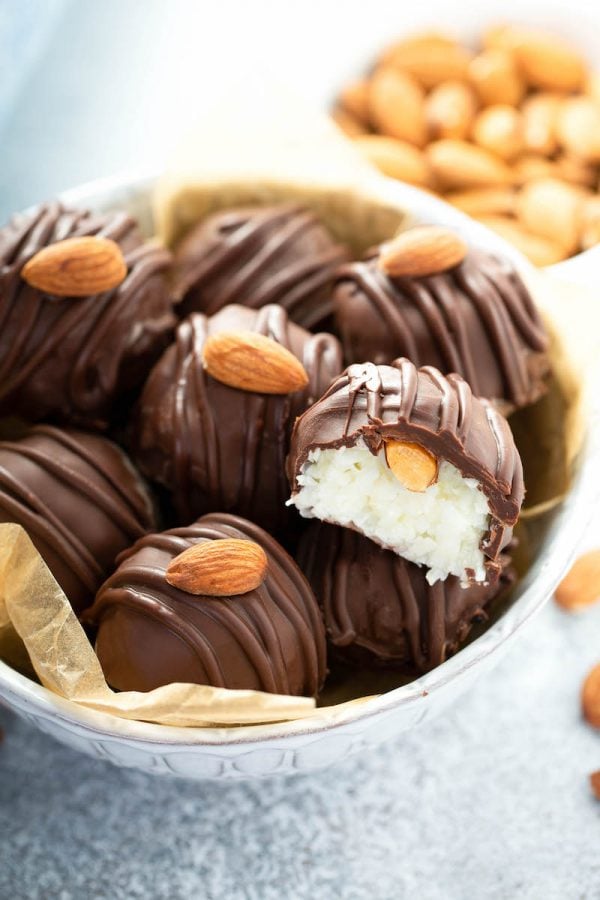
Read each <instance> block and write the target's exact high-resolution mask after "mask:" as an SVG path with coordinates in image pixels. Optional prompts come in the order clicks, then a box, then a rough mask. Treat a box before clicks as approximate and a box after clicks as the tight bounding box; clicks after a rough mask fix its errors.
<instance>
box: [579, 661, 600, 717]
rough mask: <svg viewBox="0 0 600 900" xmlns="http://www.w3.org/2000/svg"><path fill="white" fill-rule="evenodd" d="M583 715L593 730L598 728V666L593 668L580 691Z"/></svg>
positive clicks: (599, 689)
mask: <svg viewBox="0 0 600 900" xmlns="http://www.w3.org/2000/svg"><path fill="white" fill-rule="evenodd" d="M581 706H582V709H583V715H584V716H585V718H586V719H587V721H588V722H589V723H590V725H593V726H594V728H600V665H598V666H594V668H593V669H592V671H591V672H590V673H589V675H588V676H587V678H586V679H585V681H584V683H583V688H582V691H581Z"/></svg>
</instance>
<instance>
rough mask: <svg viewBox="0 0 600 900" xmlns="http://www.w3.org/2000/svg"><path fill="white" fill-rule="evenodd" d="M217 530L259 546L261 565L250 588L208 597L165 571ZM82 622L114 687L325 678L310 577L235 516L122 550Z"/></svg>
mask: <svg viewBox="0 0 600 900" xmlns="http://www.w3.org/2000/svg"><path fill="white" fill-rule="evenodd" d="M222 538H237V539H248V540H251V541H255V542H256V543H258V544H260V545H261V546H262V547H263V549H264V550H265V553H266V555H267V559H268V567H267V574H266V577H265V580H264V581H263V583H262V584H261V585H260V586H259V587H258V588H256V589H255V590H253V591H250V592H249V593H247V594H242V595H238V596H233V597H207V596H197V595H194V594H189V593H186V592H185V591H182V590H180V589H178V588H176V587H173V586H172V585H170V584H169V583H168V582H167V581H166V580H165V577H164V576H165V571H166V569H167V567H168V565H169V563H170V562H171V560H172V559H173V558H174V557H175V556H178V555H179V553H181V552H183V551H184V550H186V549H187V548H188V547H190V546H192V544H195V543H198V542H202V541H218V540H220V539H222ZM86 621H87V622H91V623H93V624H94V625H95V626H96V627H97V629H98V632H97V638H96V652H97V654H98V657H99V659H100V662H101V664H102V668H103V670H104V673H105V676H106V679H107V681H108V682H109V684H111V685H112V687H114V688H117V689H120V690H139V691H147V690H151V689H152V688H155V687H159V686H161V685H164V684H169V683H171V682H183V683H195V684H210V685H213V686H214V687H225V688H236V689H240V690H245V689H248V690H262V691H268V692H270V693H279V694H293V695H303V694H304V695H308V696H315V695H316V694H317V693H318V691H319V689H320V687H321V685H322V683H323V680H324V678H325V671H326V670H325V631H324V627H323V622H322V617H321V613H320V611H319V607H318V605H317V602H316V600H315V597H314V595H313V593H312V590H311V589H310V586H309V584H308V582H307V581H306V579H305V577H304V576H303V575H302V573H301V571H300V569H299V568H298V566H297V565H296V563H295V562H294V560H293V559H292V558H291V557H290V556H288V554H287V553H286V552H285V551H284V550H283V549H282V547H281V546H280V545H279V544H278V543H277V542H276V541H275V540H274V539H273V538H272V537H271V536H270V535H268V534H267V533H266V532H265V531H263V529H262V528H259V527H258V526H256V525H253V524H252V523H250V522H247V521H245V520H243V519H240V518H238V517H236V516H229V515H219V514H215V515H208V516H204V517H203V518H202V519H199V520H198V521H197V522H195V523H194V524H193V525H190V526H189V527H187V528H175V529H173V530H171V531H166V532H163V533H162V534H151V535H147V536H146V537H144V538H142V539H141V540H140V541H138V543H137V544H136V545H135V546H134V547H132V548H131V549H130V550H128V551H126V552H125V553H124V554H123V555H122V556H121V557H120V559H119V566H118V569H117V571H116V572H115V573H114V575H112V576H111V577H110V578H109V579H108V581H107V582H106V583H105V584H104V585H103V586H102V588H101V589H100V591H99V592H98V595H97V598H96V602H95V604H94V606H93V607H92V609H91V610H90V611H89V612H88V614H87V615H86Z"/></svg>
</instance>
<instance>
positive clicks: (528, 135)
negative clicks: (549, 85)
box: [521, 93, 563, 155]
mask: <svg viewBox="0 0 600 900" xmlns="http://www.w3.org/2000/svg"><path fill="white" fill-rule="evenodd" d="M562 103H563V99H562V98H561V97H560V96H558V95H557V94H548V93H544V94H533V96H531V97H528V98H527V99H526V100H525V102H524V103H523V107H522V110H521V112H522V116H523V143H524V145H525V149H526V150H528V151H530V152H531V153H541V154H545V155H549V154H551V153H554V151H555V150H556V148H557V146H558V141H557V135H556V130H557V123H558V115H559V112H560V109H561V106H562Z"/></svg>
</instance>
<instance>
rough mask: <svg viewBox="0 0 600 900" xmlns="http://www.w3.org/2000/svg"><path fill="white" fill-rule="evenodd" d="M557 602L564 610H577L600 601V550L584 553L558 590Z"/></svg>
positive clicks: (556, 594)
mask: <svg viewBox="0 0 600 900" xmlns="http://www.w3.org/2000/svg"><path fill="white" fill-rule="evenodd" d="M554 596H555V598H556V602H557V603H558V605H559V606H562V608H563V609H567V610H570V611H571V610H577V609H584V608H585V607H586V606H591V604H592V603H595V602H596V601H597V600H600V550H590V552H589V553H584V554H583V556H580V557H579V559H578V560H577V561H576V562H575V563H574V565H573V566H572V567H571V569H570V570H569V572H568V574H567V575H565V577H564V578H563V580H562V581H561V583H560V584H559V586H558V587H557V589H556V593H555V595H554Z"/></svg>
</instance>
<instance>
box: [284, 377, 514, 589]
mask: <svg viewBox="0 0 600 900" xmlns="http://www.w3.org/2000/svg"><path fill="white" fill-rule="evenodd" d="M359 438H362V439H363V440H364V442H365V444H366V446H367V447H368V449H369V450H370V451H371V452H372V453H373V454H378V453H379V452H380V450H381V449H382V447H383V443H384V439H386V438H387V439H388V440H390V439H395V440H400V441H411V442H414V443H417V444H420V445H421V446H423V447H425V449H427V450H429V452H430V453H432V454H433V456H435V457H436V458H437V459H438V460H447V461H448V462H450V463H452V465H454V466H456V468H457V469H458V470H459V471H460V472H461V473H462V475H463V477H465V478H475V479H476V480H477V481H478V482H479V484H480V486H481V488H482V490H483V491H484V493H485V495H486V497H487V500H488V504H489V507H490V528H489V532H488V534H487V535H486V536H485V537H484V539H483V541H482V545H481V549H482V551H483V553H484V555H485V556H486V557H487V560H486V563H485V565H486V569H487V572H488V577H490V578H491V577H493V572H494V571H495V570H497V569H498V566H499V563H498V556H499V554H500V551H501V550H502V549H503V548H504V547H506V546H507V544H508V542H509V541H510V539H511V536H512V527H513V525H514V524H515V523H516V521H517V518H518V516H519V512H520V509H521V505H522V503H523V497H524V493H525V490H524V486H523V467H522V465H521V458H520V456H519V453H518V450H517V448H516V446H515V442H514V439H513V436H512V432H511V430H510V427H509V425H508V422H507V421H506V419H504V418H503V417H502V416H501V415H500V413H499V412H498V411H497V410H496V409H495V408H494V407H493V406H492V405H491V404H490V403H489V402H488V401H487V400H483V399H479V398H477V397H474V396H473V394H472V392H471V388H470V387H469V385H468V384H467V382H466V381H464V380H463V379H462V378H461V377H460V375H448V376H444V375H442V374H441V373H440V372H439V371H438V370H437V369H434V368H433V367H431V366H423V367H422V368H420V369H417V367H416V366H415V365H413V363H411V362H410V361H409V360H407V359H399V360H396V361H395V362H394V364H393V365H391V366H375V365H373V364H372V363H365V364H363V365H354V366H349V368H348V369H347V370H346V372H344V374H343V375H341V376H340V377H339V378H338V379H337V381H335V382H334V383H333V384H332V386H331V387H330V388H329V390H328V391H327V392H326V394H325V395H324V396H323V397H322V398H321V399H320V400H319V401H318V402H317V403H315V404H314V405H313V406H311V407H310V408H309V409H308V410H307V411H306V412H305V413H304V415H302V416H301V417H300V418H299V419H298V420H297V421H296V424H295V426H294V431H293V433H292V442H291V449H290V455H289V457H288V462H287V469H288V476H289V479H290V484H291V486H292V492H295V491H296V490H298V483H297V480H296V479H297V476H298V475H299V474H300V471H301V469H302V466H303V465H304V463H305V462H306V459H307V457H308V454H309V452H310V451H311V450H312V449H313V448H316V447H318V448H320V449H324V448H337V447H342V446H353V445H354V444H355V443H356V441H357V440H358V439H359Z"/></svg>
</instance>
